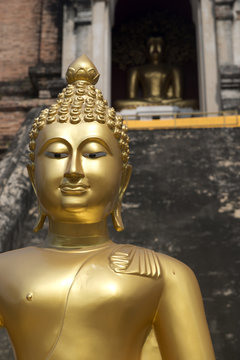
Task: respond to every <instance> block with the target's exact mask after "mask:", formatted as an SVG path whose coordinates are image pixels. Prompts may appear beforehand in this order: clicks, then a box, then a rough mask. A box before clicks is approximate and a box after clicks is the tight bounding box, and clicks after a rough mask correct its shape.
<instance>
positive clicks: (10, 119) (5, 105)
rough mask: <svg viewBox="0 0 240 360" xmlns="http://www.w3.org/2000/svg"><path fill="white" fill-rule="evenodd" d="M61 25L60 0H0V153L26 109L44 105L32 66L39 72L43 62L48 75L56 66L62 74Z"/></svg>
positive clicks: (14, 132) (17, 126)
mask: <svg viewBox="0 0 240 360" xmlns="http://www.w3.org/2000/svg"><path fill="white" fill-rule="evenodd" d="M61 27H62V2H61V1H57V0H21V1H19V0H10V1H1V2H0V38H1V42H0V153H1V151H3V149H4V148H6V147H7V146H8V143H9V142H10V141H11V139H12V138H13V137H14V135H15V134H16V132H17V130H18V129H19V127H20V125H21V123H22V122H23V120H24V118H25V116H26V113H27V112H28V111H29V110H30V109H31V108H32V107H35V106H39V105H42V101H38V100H37V99H36V97H38V89H37V88H36V83H34V84H33V80H32V78H30V76H29V68H34V71H35V73H37V72H38V67H39V66H40V65H41V71H42V69H43V72H44V75H45V74H46V78H47V77H48V73H49V71H51V72H53V70H52V68H53V67H56V68H58V69H59V75H60V66H59V65H60V60H61V34H62V29H61ZM44 67H46V70H44ZM48 69H51V70H48ZM34 71H33V73H34ZM57 72H58V70H57ZM54 75H55V76H56V71H55V72H54ZM57 76H58V74H57ZM46 82H47V83H48V78H47V81H46ZM34 98H35V99H34ZM31 99H32V102H31ZM26 100H27V102H26ZM48 102H49V101H46V103H48Z"/></svg>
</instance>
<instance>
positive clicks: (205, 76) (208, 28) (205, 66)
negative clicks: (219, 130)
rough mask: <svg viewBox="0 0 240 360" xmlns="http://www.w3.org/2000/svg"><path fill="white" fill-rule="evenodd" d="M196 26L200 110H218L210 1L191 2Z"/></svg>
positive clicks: (212, 16)
mask: <svg viewBox="0 0 240 360" xmlns="http://www.w3.org/2000/svg"><path fill="white" fill-rule="evenodd" d="M191 4H192V10H193V20H194V22H195V25H196V40H197V53H198V78H199V97H200V110H201V111H207V112H218V111H219V108H220V104H219V103H220V99H219V98H220V97H219V92H220V90H219V80H218V64H217V47H216V35H215V18H214V15H213V11H214V4H213V3H212V1H211V0H202V1H196V0H191Z"/></svg>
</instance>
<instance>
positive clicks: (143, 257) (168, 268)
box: [109, 244, 191, 279]
mask: <svg viewBox="0 0 240 360" xmlns="http://www.w3.org/2000/svg"><path fill="white" fill-rule="evenodd" d="M109 259H110V267H111V268H112V269H113V270H114V271H115V272H117V273H125V274H135V275H141V276H146V277H150V278H154V279H158V278H160V277H165V278H168V277H172V275H176V274H179V273H181V274H184V273H187V272H189V271H190V272H191V270H190V268H189V267H188V266H187V265H185V264H184V263H182V262H181V261H179V260H177V259H175V258H173V257H171V256H168V255H165V254H163V253H159V252H155V251H153V250H151V249H147V248H143V247H139V246H135V245H128V244H127V245H116V246H115V247H114V249H113V250H112V252H111V254H110V256H109Z"/></svg>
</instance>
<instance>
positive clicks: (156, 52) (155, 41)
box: [147, 36, 164, 64]
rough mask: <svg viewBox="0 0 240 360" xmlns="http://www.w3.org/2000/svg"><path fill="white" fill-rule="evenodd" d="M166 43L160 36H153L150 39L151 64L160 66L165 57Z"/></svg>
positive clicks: (148, 44) (148, 47)
mask: <svg viewBox="0 0 240 360" xmlns="http://www.w3.org/2000/svg"><path fill="white" fill-rule="evenodd" d="M163 47H164V41H163V38H162V37H160V36H157V37H156V36H152V37H150V38H149V39H148V42H147V49H148V57H149V60H150V62H151V63H153V64H158V63H159V61H160V60H161V59H162V57H163Z"/></svg>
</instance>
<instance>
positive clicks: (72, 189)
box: [33, 122, 123, 223]
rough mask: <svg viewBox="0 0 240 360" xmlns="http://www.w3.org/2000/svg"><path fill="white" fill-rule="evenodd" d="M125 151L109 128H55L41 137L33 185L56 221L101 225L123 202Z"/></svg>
mask: <svg viewBox="0 0 240 360" xmlns="http://www.w3.org/2000/svg"><path fill="white" fill-rule="evenodd" d="M122 170H123V163H122V157H121V150H120V147H119V144H118V142H117V140H116V138H115V137H114V135H113V132H112V131H111V130H110V129H109V128H108V126H107V125H106V124H99V123H97V122H91V123H87V122H82V123H79V124H74V125H72V124H69V123H65V124H61V123H53V124H50V125H47V126H45V127H44V128H43V129H42V130H41V131H40V132H39V134H38V137H37V140H36V149H35V170H34V174H33V178H34V185H35V188H36V192H37V196H38V199H39V202H40V205H41V207H42V209H43V211H44V213H45V214H46V215H48V216H49V217H50V218H51V219H52V220H55V221H62V222H73V223H74V222H79V223H96V222H99V221H101V220H103V219H104V218H106V216H107V215H109V214H110V213H111V212H112V210H113V208H114V206H115V205H116V203H117V201H118V196H119V191H120V187H121V177H122Z"/></svg>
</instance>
